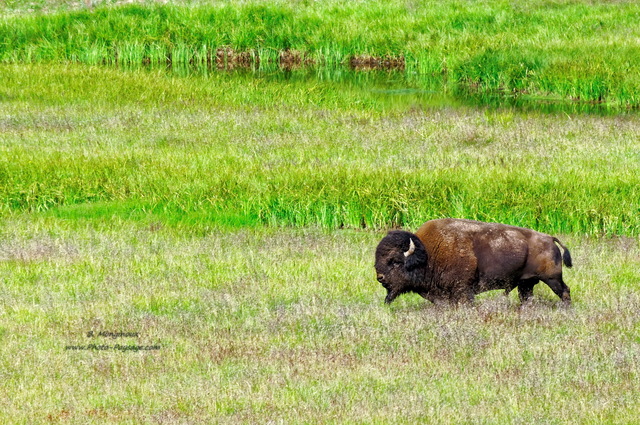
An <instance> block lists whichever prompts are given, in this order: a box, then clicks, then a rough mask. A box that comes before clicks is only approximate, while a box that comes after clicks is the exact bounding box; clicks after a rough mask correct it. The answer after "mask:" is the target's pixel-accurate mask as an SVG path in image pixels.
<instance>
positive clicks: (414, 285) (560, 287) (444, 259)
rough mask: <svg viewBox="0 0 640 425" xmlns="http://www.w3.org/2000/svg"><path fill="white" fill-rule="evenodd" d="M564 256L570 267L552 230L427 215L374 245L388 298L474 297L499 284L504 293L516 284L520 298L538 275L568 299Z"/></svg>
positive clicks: (440, 299)
mask: <svg viewBox="0 0 640 425" xmlns="http://www.w3.org/2000/svg"><path fill="white" fill-rule="evenodd" d="M556 244H558V245H559V246H560V247H562V249H563V250H564V253H563V254H562V255H561V253H560V249H559V248H558V247H557V246H556ZM563 262H564V265H565V266H567V267H571V265H572V264H571V254H570V253H569V250H568V249H567V248H566V247H565V246H564V245H563V244H562V243H560V241H559V240H558V239H557V238H555V237H553V236H550V235H547V234H544V233H540V232H536V231H534V230H531V229H525V228H522V227H515V226H509V225H506V224H499V223H483V222H480V221H473V220H463V219H455V218H443V219H438V220H430V221H427V222H426V223H424V224H423V225H422V226H421V227H420V228H419V229H418V231H417V232H416V233H415V234H413V233H410V232H406V231H402V230H394V231H391V232H389V234H387V236H385V237H384V238H383V239H382V241H380V243H379V244H378V247H377V248H376V262H375V268H376V273H377V277H378V281H379V282H380V283H381V284H382V286H383V287H384V288H385V289H386V290H387V297H386V298H385V302H386V303H387V304H388V303H390V302H392V301H393V300H394V299H395V298H396V297H397V296H398V295H400V294H403V293H405V292H415V293H417V294H419V295H420V296H422V297H423V298H426V299H427V300H429V301H431V302H434V303H439V302H443V301H446V302H450V303H454V304H457V303H461V302H471V301H473V298H474V296H475V295H476V294H478V293H480V292H484V291H490V290H492V289H504V290H505V294H508V293H509V292H511V290H513V289H514V288H516V287H517V288H518V293H519V295H520V300H521V301H522V302H524V301H526V300H528V299H529V298H531V297H532V295H533V287H534V285H535V284H536V283H538V282H539V281H540V280H541V281H543V282H544V283H546V284H547V285H549V287H550V288H551V289H552V290H553V292H555V294H556V295H558V297H560V299H561V300H562V301H564V303H565V304H570V303H571V296H570V294H569V287H568V286H567V285H565V283H564V281H563V280H562V263H563Z"/></svg>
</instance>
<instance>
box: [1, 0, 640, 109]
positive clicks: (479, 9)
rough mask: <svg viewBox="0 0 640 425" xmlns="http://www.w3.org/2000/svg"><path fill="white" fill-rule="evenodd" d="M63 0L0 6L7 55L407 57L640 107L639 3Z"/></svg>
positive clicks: (438, 79)
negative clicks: (128, 0) (107, 0)
mask: <svg viewBox="0 0 640 425" xmlns="http://www.w3.org/2000/svg"><path fill="white" fill-rule="evenodd" d="M45 3H46V2H45ZM60 3H61V2H51V5H50V7H49V8H47V4H44V5H42V6H41V7H40V10H44V11H47V10H49V9H52V10H51V11H49V13H40V14H37V13H36V14H33V13H26V12H24V11H23V9H19V8H11V7H10V4H9V6H5V9H4V11H5V15H6V16H5V17H4V19H2V21H1V22H0V61H2V62H5V63H7V62H13V63H15V62H50V61H54V62H60V61H78V62H82V63H86V64H102V63H116V62H117V63H118V64H121V65H127V64H133V65H135V66H139V65H141V64H143V63H150V64H153V63H156V64H166V63H168V62H171V63H172V64H174V65H175V64H191V65H194V66H200V67H205V68H206V67H210V66H212V65H213V66H215V65H216V57H217V52H218V49H219V48H223V47H224V48H230V49H232V50H233V51H234V52H245V53H246V55H247V56H246V57H245V60H248V61H249V62H253V63H254V65H255V61H256V60H257V59H259V61H260V65H259V66H260V67H262V68H264V67H267V68H269V67H271V68H277V67H278V64H279V62H280V60H281V56H280V55H281V52H282V51H285V50H291V51H294V52H298V53H299V54H300V57H299V58H298V59H299V60H302V61H303V62H304V61H305V60H306V61H308V62H313V63H315V64H316V65H318V66H327V65H329V66H336V65H340V64H342V65H344V64H347V63H349V62H350V61H351V59H353V58H354V57H361V56H362V55H364V56H365V57H366V56H372V57H376V58H384V57H393V58H402V65H403V67H404V68H405V70H406V72H407V74H408V75H410V76H411V77H412V78H413V79H414V80H415V82H416V83H420V84H422V85H424V86H426V87H429V88H434V87H437V88H438V89H441V90H448V91H455V90H469V89H471V90H479V91H489V92H491V91H496V90H500V91H503V92H505V93H516V94H520V95H522V94H525V95H527V94H528V95H532V96H543V97H548V96H552V97H562V98H572V99H580V100H581V101H589V102H606V103H608V104H611V105H615V106H616V107H622V108H626V107H638V105H640V85H639V84H640V83H639V82H638V79H637V78H636V76H637V75H639V74H640V68H639V66H640V65H638V64H640V48H639V47H638V46H637V43H636V42H635V40H636V39H637V38H638V37H639V36H640V34H639V33H638V31H639V30H638V26H637V25H636V24H637V16H638V14H639V13H640V6H639V5H638V4H637V3H635V2H615V3H610V2H609V3H594V2H589V1H560V2H553V3H539V4H525V3H522V2H520V3H508V2H503V1H489V2H471V1H466V0H456V1H450V2H433V1H416V2H405V1H393V2H388V1H369V2H349V3H344V2H335V1H328V2H288V1H273V2H268V3H265V2H257V1H255V2H254V1H250V2H242V3H236V2H215V3H209V2H206V1H195V2H191V3H189V5H187V6H184V5H182V6H181V5H176V4H168V5H162V4H155V3H151V4H145V5H127V6H105V5H104V3H103V4H100V3H98V6H97V7H95V8H92V9H85V10H82V9H80V10H64V8H63V7H61V5H60ZM67 3H68V4H73V5H76V3H77V2H75V3H74V2H67ZM62 4H63V5H64V4H65V2H62ZM36 8H37V7H36ZM221 54H222V57H221V58H220V61H221V62H222V65H223V66H224V65H226V62H227V59H228V58H227V56H226V53H221ZM294 62H295V61H294ZM218 65H219V64H218Z"/></svg>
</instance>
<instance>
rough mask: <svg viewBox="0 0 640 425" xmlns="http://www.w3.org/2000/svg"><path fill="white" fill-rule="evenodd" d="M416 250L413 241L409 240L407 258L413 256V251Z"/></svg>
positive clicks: (405, 254)
mask: <svg viewBox="0 0 640 425" xmlns="http://www.w3.org/2000/svg"><path fill="white" fill-rule="evenodd" d="M415 250H416V246H415V244H414V243H413V239H411V238H409V250H408V251H407V252H405V253H404V256H405V257H408V256H410V255H411V254H413V251H415Z"/></svg>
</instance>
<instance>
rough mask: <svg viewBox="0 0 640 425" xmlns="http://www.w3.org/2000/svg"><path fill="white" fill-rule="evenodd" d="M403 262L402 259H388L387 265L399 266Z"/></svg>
mask: <svg viewBox="0 0 640 425" xmlns="http://www.w3.org/2000/svg"><path fill="white" fill-rule="evenodd" d="M401 264H402V261H399V260H397V259H395V258H392V259H390V260H389V261H387V266H389V267H398V266H400V265H401Z"/></svg>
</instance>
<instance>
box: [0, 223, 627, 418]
mask: <svg viewBox="0 0 640 425" xmlns="http://www.w3.org/2000/svg"><path fill="white" fill-rule="evenodd" d="M381 235H382V234H379V233H377V232H358V231H353V230H342V231H320V230H318V229H313V228H306V229H277V230H276V229H255V230H251V229H244V230H236V231H227V232H211V233H209V234H207V235H204V236H197V235H196V236H194V235H186V234H185V232H184V231H176V230H174V229H171V228H166V227H158V226H156V227H149V226H145V225H143V224H141V223H129V222H125V221H122V220H117V219H116V220H109V221H104V222H101V223H96V222H92V223H84V222H81V221H73V222H71V223H70V222H68V221H63V220H58V219H50V218H34V217H33V216H31V215H28V216H25V217H21V216H19V217H14V218H12V219H10V220H7V221H5V222H4V223H3V225H2V228H1V229H0V236H1V239H0V240H1V241H2V242H0V279H2V281H3V285H2V289H1V291H2V292H1V294H2V296H1V298H0V299H1V300H2V304H3V305H2V309H1V310H0V311H2V314H1V316H0V323H1V329H2V342H3V343H2V345H1V348H0V353H1V356H0V359H2V360H1V361H0V372H1V374H2V377H3V385H2V389H1V390H0V394H1V395H2V397H0V400H2V402H0V403H2V409H1V413H0V418H1V420H2V421H3V422H4V423H50V422H53V423H268V422H271V423H318V424H320V423H380V424H383V423H416V422H427V423H430V422H437V423H452V424H453V423H456V424H457V423H470V424H471V423H534V422H535V423H551V424H563V423H583V424H602V423H610V424H620V423H634V421H635V420H636V419H637V417H638V412H640V403H639V401H638V400H640V398H639V397H638V395H639V394H640V376H638V375H639V374H638V371H639V369H638V366H639V365H640V338H639V335H640V317H639V316H638V311H639V309H640V296H639V293H638V280H639V279H640V275H639V274H638V267H637V266H638V261H640V247H639V246H638V240H637V239H629V238H616V239H608V240H602V239H594V240H592V239H585V238H580V237H569V236H565V237H563V241H564V242H565V243H566V244H567V245H569V246H570V247H571V249H572V251H573V256H574V263H575V265H576V267H575V270H572V271H568V272H567V273H566V274H565V280H566V281H567V283H568V284H569V285H570V286H571V288H572V294H573V296H574V307H573V308H570V309H564V308H562V307H560V306H559V305H558V304H559V303H558V300H557V298H556V297H555V295H553V294H552V293H551V291H550V290H548V288H542V287H540V288H536V294H535V301H534V302H533V303H532V304H531V305H528V306H527V307H525V308H522V309H519V308H518V302H517V301H516V295H515V293H514V294H512V295H511V297H510V298H509V299H507V298H505V297H504V296H503V295H502V294H501V293H489V294H486V295H485V296H482V297H480V298H479V299H478V301H477V303H476V305H475V306H473V307H462V308H459V309H448V308H440V309H439V308H436V307H434V306H433V305H430V304H428V303H426V302H425V301H424V300H422V299H421V298H420V297H418V296H404V297H401V298H399V299H398V300H397V301H396V303H394V304H393V305H391V307H387V306H385V305H384V304H383V298H384V295H385V291H384V290H383V289H382V288H381V287H380V286H379V285H378V284H377V283H376V282H375V279H374V272H373V267H372V263H373V250H374V248H375V245H376V244H377V242H378V240H379V237H381ZM89 331H94V332H95V334H96V335H97V334H98V333H99V332H100V331H111V332H136V333H139V335H138V337H134V338H126V337H122V338H115V339H114V338H110V337H99V336H94V337H87V332H89ZM89 344H95V345H97V346H99V347H103V349H101V350H98V349H85V350H69V349H66V347H68V346H87V345H89ZM116 345H121V346H129V345H140V346H156V345H159V346H160V348H159V349H156V350H148V351H137V352H132V351H121V349H116V348H113V347H115V346H116ZM104 346H108V347H109V348H104Z"/></svg>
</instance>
